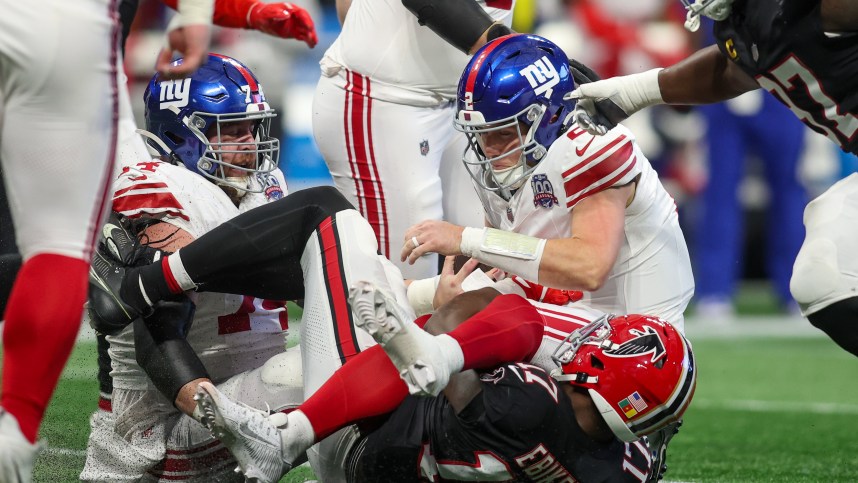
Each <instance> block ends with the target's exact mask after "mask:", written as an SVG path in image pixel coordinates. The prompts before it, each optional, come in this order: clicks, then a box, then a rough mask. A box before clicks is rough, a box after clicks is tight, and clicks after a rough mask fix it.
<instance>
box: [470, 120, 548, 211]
mask: <svg viewBox="0 0 858 483" xmlns="http://www.w3.org/2000/svg"><path fill="white" fill-rule="evenodd" d="M545 113H546V108H545V106H544V105H542V104H533V105H531V106H528V107H527V108H525V109H523V110H522V111H521V112H518V113H516V114H515V115H513V116H509V117H506V118H502V119H498V120H496V121H492V122H486V121H485V118H484V116H483V115H482V113H480V112H479V111H460V112H459V116H458V119H456V120H455V121H454V123H455V127H456V129H457V130H459V131H462V132H464V133H465V135H466V136H467V138H468V151H469V152H470V153H472V155H468V152H467V151H466V153H465V156H464V157H463V159H462V160H463V162H464V163H465V167H466V168H467V169H468V172H469V173H470V175H471V178H473V179H474V182H475V183H476V184H477V186H479V187H480V188H482V189H484V190H486V191H489V192H494V193H497V194H498V195H499V196H500V197H501V198H503V199H504V200H509V199H510V198H511V197H512V195H513V194H514V193H515V191H516V190H517V189H519V188H520V187H521V185H522V184H524V182H525V181H526V180H527V178H528V177H529V176H530V174H531V172H532V171H533V170H534V168H536V164H537V163H538V162H539V161H540V160H541V159H542V158H544V157H545V154H546V153H547V152H548V149H547V147H546V146H543V145H541V144H539V143H538V142H537V141H536V139H535V134H536V128H535V126H539V125H540V124H541V123H542V121H543V117H544V116H545ZM507 128H514V129H515V132H516V134H517V137H518V142H517V143H510V144H511V145H513V147H512V148H510V149H508V150H506V151H504V152H502V153H499V154H498V155H497V156H493V157H489V156H488V155H486V153H487V152H490V151H492V150H491V149H489V148H488V147H487V146H486V144H485V142H486V141H485V136H486V135H490V134H493V133H496V132H498V131H500V130H502V129H507ZM525 129H526V132H525V131H524V130H525ZM513 157H514V158H515V159H516V161H515V163H512V164H508V163H504V164H508V165H507V166H506V167H502V168H501V167H496V165H497V164H499V163H500V162H501V161H503V160H505V159H508V158H513Z"/></svg>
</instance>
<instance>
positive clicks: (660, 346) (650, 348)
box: [603, 325, 667, 362]
mask: <svg viewBox="0 0 858 483" xmlns="http://www.w3.org/2000/svg"><path fill="white" fill-rule="evenodd" d="M629 332H631V333H632V334H634V335H635V336H636V337H635V338H633V339H629V340H627V341H625V342H623V343H622V344H612V345H611V347H610V348H609V349H606V350H604V351H603V353H604V354H605V355H607V356H611V357H639V356H643V355H646V354H649V353H652V359H651V361H652V362H655V361H657V360H659V359H661V358H662V357H664V356H666V355H667V351H666V350H665V348H664V342H662V340H661V337H659V336H658V332H656V331H655V329H653V328H652V327H650V326H648V325H646V326H644V330H642V331H641V330H638V329H630V330H629Z"/></svg>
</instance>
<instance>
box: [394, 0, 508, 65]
mask: <svg viewBox="0 0 858 483" xmlns="http://www.w3.org/2000/svg"><path fill="white" fill-rule="evenodd" d="M402 5H404V6H405V8H407V9H408V10H410V11H411V12H412V13H413V14H414V15H416V16H417V22H418V23H420V25H425V26H427V27H429V28H430V29H432V31H433V32H435V33H436V34H438V36H440V37H441V38H442V39H444V40H446V41H447V42H448V43H450V44H451V45H453V46H454V47H456V48H457V49H459V50H461V51H462V52H464V53H466V54H467V53H468V52H469V51H470V50H471V47H473V45H474V44H475V43H477V41H478V40H479V39H480V37H481V36H482V35H483V32H485V31H486V30H487V29H488V28H489V27H491V26H492V24H493V23H494V20H493V19H492V17H491V16H490V15H489V14H488V13H486V11H485V10H483V8H482V7H480V5H479V4H478V3H477V2H476V0H402ZM504 28H506V27H504ZM506 30H507V31H508V30H509V29H508V28H506ZM506 33H509V32H506ZM497 36H500V35H497ZM489 40H491V39H489Z"/></svg>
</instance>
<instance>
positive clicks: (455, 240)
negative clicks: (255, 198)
mask: <svg viewBox="0 0 858 483" xmlns="http://www.w3.org/2000/svg"><path fill="white" fill-rule="evenodd" d="M573 64H574V65H573V66H572V67H570V64H569V59H568V58H567V56H566V54H565V53H564V52H563V51H562V50H561V49H560V48H559V47H558V46H557V45H556V44H554V43H552V42H550V41H548V40H546V39H544V38H542V37H538V36H534V35H510V36H506V37H502V38H499V39H497V40H494V41H492V42H490V43H488V44H486V45H485V46H484V47H482V48H481V49H480V50H479V51H478V52H477V53H476V54H475V55H474V57H473V59H472V60H471V62H470V63H469V64H468V66H467V67H466V69H465V71H464V72H463V73H462V76H461V79H460V81H459V90H458V99H457V107H458V113H457V117H456V120H455V125H456V127H457V129H459V130H461V131H464V132H465V134H466V135H467V137H468V140H469V149H468V150H467V151H466V153H465V156H464V157H463V161H464V163H465V166H466V167H467V168H468V171H469V172H470V174H471V177H472V179H473V181H474V184H475V185H476V187H477V191H478V193H479V195H480V197H481V199H482V201H483V206H484V208H485V213H486V220H487V224H488V227H484V228H476V227H462V226H457V225H454V224H451V223H447V222H443V221H435V220H428V221H423V222H421V223H419V224H417V225H414V226H413V227H411V228H409V229H408V231H407V232H406V238H405V240H404V245H403V247H402V251H401V257H402V260H407V261H408V262H413V261H415V260H417V259H418V258H419V257H421V256H423V255H424V254H426V253H430V252H436V253H441V254H444V255H458V254H464V255H467V256H470V257H472V258H475V259H477V260H479V261H480V262H482V263H485V264H486V265H489V266H492V267H496V268H499V269H501V270H503V271H505V272H507V273H511V274H514V275H516V276H518V277H521V278H523V279H524V280H525V281H529V282H532V283H535V284H538V285H541V286H546V287H552V288H554V289H564V290H579V291H583V292H584V293H583V298H582V299H581V303H583V304H585V305H587V306H589V307H592V308H594V309H597V310H600V311H603V312H607V313H645V314H652V315H655V316H657V317H659V318H661V319H662V320H665V321H667V322H669V323H671V324H673V325H674V326H675V327H677V328H678V329H679V330H680V331H682V330H683V326H684V317H683V313H684V311H685V308H686V307H687V305H688V302H689V300H690V299H691V296H692V294H693V292H694V279H693V276H692V273H691V262H690V259H689V255H688V249H687V247H686V244H685V239H684V236H683V234H682V230H681V229H680V227H679V221H678V218H677V213H676V205H675V203H674V201H673V199H672V198H671V197H670V195H669V194H668V193H667V192H666V191H665V189H664V187H663V186H662V185H661V183H660V182H659V179H658V176H657V174H656V173H655V171H654V170H653V169H652V167H651V166H650V164H649V161H647V159H646V157H645V156H644V154H643V153H642V152H641V150H640V148H639V147H638V146H637V143H636V142H635V138H634V135H633V134H632V133H631V132H630V131H629V130H628V129H626V128H625V127H623V126H617V127H616V128H615V129H613V130H611V131H610V133H608V134H606V135H605V136H594V135H591V134H588V133H587V132H586V131H584V130H583V129H581V128H579V127H577V126H575V125H574V124H573V121H572V112H573V109H574V107H575V102H574V101H571V100H565V99H563V95H564V93H566V92H568V91H569V90H570V89H572V88H573V87H574V81H573V73H572V71H571V69H572V68H575V69H582V68H584V69H585V67H583V66H581V65H580V64H578V63H573ZM594 75H595V74H593V73H589V77H590V78H592V77H593V76H594ZM416 283H417V285H418V286H421V287H426V288H427V289H428V291H430V292H431V290H432V287H433V286H432V285H431V284H429V285H425V284H423V283H421V282H416ZM501 284H502V285H507V286H508V287H509V289H508V290H507V289H502V290H504V291H514V290H518V289H517V288H516V287H515V283H514V281H513V279H508V280H507V281H504V282H501ZM413 287H415V284H414V283H413V284H412V286H411V287H409V296H410V297H411V298H412V299H421V298H423V299H429V300H431V299H432V297H428V296H416V295H414V292H415V291H418V289H415V288H413ZM422 290H425V289H424V288H421V289H420V291H422ZM672 434H673V432H672V429H670V430H666V432H665V437H664V440H665V441H666V440H667V439H669V437H671V436H672ZM653 446H654V448H655V447H659V446H660V445H656V444H655V443H654V444H653ZM657 452H658V453H659V454H657V455H655V456H656V458H657V459H661V458H662V455H661V454H660V453H662V449H657ZM662 465H663V463H662V462H660V461H659V462H657V465H656V466H657V467H659V468H660V467H661V466H662ZM655 474H656V475H657V474H658V472H655Z"/></svg>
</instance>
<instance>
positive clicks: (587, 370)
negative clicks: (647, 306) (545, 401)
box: [552, 315, 697, 442]
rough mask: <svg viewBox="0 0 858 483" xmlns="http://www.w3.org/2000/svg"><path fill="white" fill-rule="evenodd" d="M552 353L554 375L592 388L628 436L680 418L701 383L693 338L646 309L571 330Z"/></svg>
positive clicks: (608, 417)
mask: <svg viewBox="0 0 858 483" xmlns="http://www.w3.org/2000/svg"><path fill="white" fill-rule="evenodd" d="M552 357H553V359H554V361H555V362H556V363H557V365H558V366H560V367H559V369H555V370H554V372H553V373H552V376H553V377H554V379H556V380H558V381H566V382H569V383H570V384H572V385H575V386H579V387H583V388H586V389H587V390H588V392H589V393H590V396H591V397H592V398H593V402H594V403H595V404H596V407H597V408H598V409H599V412H600V413H602V417H603V418H604V419H605V421H606V422H607V423H608V426H609V427H610V428H611V430H612V431H613V432H614V434H615V435H616V436H617V437H618V438H620V439H621V440H623V441H627V442H631V441H635V440H637V439H638V438H640V437H642V436H645V435H647V434H650V433H652V432H654V431H656V430H658V429H661V428H663V427H664V426H665V425H667V424H669V423H672V422H674V421H677V420H679V419H680V418H681V417H682V413H684V412H685V409H686V408H687V407H688V404H689V403H690V402H691V398H692V396H693V395H694V389H695V387H696V384H697V367H696V365H695V362H694V354H693V353H692V352H691V344H690V343H689V342H688V340H686V339H685V337H683V335H682V334H680V333H679V331H677V330H676V328H675V327H673V326H672V325H670V324H669V323H667V322H664V321H662V320H659V319H657V318H655V317H649V316H645V315H627V316H623V317H613V318H612V317H610V316H604V317H602V318H600V319H598V320H596V321H594V322H592V323H590V324H588V325H586V326H584V327H582V328H580V329H578V330H576V331H575V332H573V333H571V334H570V335H569V336H568V337H567V338H566V340H565V341H564V342H563V344H561V345H560V347H558V349H557V350H556V351H555V353H554V355H553V356H552Z"/></svg>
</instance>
